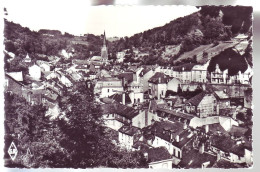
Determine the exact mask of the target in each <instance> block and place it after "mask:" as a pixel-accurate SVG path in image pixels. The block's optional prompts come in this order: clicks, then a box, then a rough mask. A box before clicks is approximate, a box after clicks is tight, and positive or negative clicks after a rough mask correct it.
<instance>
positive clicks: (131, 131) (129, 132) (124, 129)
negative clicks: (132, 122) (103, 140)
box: [118, 125, 140, 136]
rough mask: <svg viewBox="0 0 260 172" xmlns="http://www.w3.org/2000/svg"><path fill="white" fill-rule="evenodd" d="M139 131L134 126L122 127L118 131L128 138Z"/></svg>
mask: <svg viewBox="0 0 260 172" xmlns="http://www.w3.org/2000/svg"><path fill="white" fill-rule="evenodd" d="M139 130H140V129H139V128H137V127H134V126H129V125H123V126H122V127H121V128H120V129H119V130H118V131H119V132H121V133H124V134H126V135H129V136H133V135H135V134H137V133H138V131H139Z"/></svg>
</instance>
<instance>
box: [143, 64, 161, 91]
mask: <svg viewBox="0 0 260 172" xmlns="http://www.w3.org/2000/svg"><path fill="white" fill-rule="evenodd" d="M159 71H160V67H159V66H144V68H143V69H142V70H141V71H140V74H139V77H140V83H141V84H142V86H143V91H144V92H145V91H147V90H149V84H148V80H149V79H150V78H151V77H152V76H153V75H154V74H155V72H159Z"/></svg>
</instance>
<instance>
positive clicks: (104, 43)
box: [103, 30, 106, 47]
mask: <svg viewBox="0 0 260 172" xmlns="http://www.w3.org/2000/svg"><path fill="white" fill-rule="evenodd" d="M103 41H104V42H103V46H104V47H105V46H106V32H105V30H104V38H103Z"/></svg>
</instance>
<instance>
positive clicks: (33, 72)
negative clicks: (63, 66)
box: [29, 65, 41, 80]
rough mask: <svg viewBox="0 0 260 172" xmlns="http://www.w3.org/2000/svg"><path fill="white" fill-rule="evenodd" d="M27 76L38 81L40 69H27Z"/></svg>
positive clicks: (37, 67) (35, 66)
mask: <svg viewBox="0 0 260 172" xmlns="http://www.w3.org/2000/svg"><path fill="white" fill-rule="evenodd" d="M29 75H30V77H32V78H33V79H35V80H40V78H41V68H40V67H39V66H37V65H33V66H31V67H29Z"/></svg>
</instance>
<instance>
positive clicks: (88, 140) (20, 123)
mask: <svg viewBox="0 0 260 172" xmlns="http://www.w3.org/2000/svg"><path fill="white" fill-rule="evenodd" d="M74 89H75V90H78V91H75V90H74V91H73V92H67V93H66V95H65V96H66V100H65V101H63V102H61V103H60V108H61V110H62V112H64V113H65V114H66V117H65V118H57V119H55V120H50V119H49V118H48V117H46V116H45V112H46V109H45V108H44V107H42V106H40V105H35V106H34V105H33V106H32V105H30V104H28V103H26V101H25V99H23V98H20V97H18V96H17V95H10V94H6V97H5V100H6V102H5V112H6V120H5V124H6V125H5V126H6V136H5V143H6V145H5V146H6V147H5V153H6V155H5V157H6V158H7V159H8V158H9V155H7V149H8V147H9V145H10V143H11V142H12V141H13V140H15V142H16V143H17V148H18V150H19V152H20V154H19V155H18V156H17V159H16V161H15V163H16V165H14V164H13V163H12V162H11V163H10V164H8V165H7V166H12V164H13V166H16V167H17V166H18V165H21V164H22V165H24V166H27V167H54V168H55V167H59V168H61V167H63V168H64V167H67V168H87V167H100V166H103V167H117V168H138V167H146V163H147V162H146V161H145V158H144V156H143V154H142V153H141V152H138V151H137V152H128V151H126V150H124V149H121V148H120V147H118V146H117V144H116V143H114V142H115V140H117V139H118V138H117V137H116V138H115V136H114V135H113V133H111V132H112V131H111V130H108V129H107V128H106V127H104V125H103V120H102V115H101V112H100V108H99V106H98V105H97V104H95V103H94V102H93V98H94V95H93V88H89V89H86V87H85V85H84V83H79V85H78V86H77V87H74ZM113 140H114V141H113ZM28 148H29V149H30V151H31V152H32V155H31V156H30V157H27V155H26V150H27V149H28Z"/></svg>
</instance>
